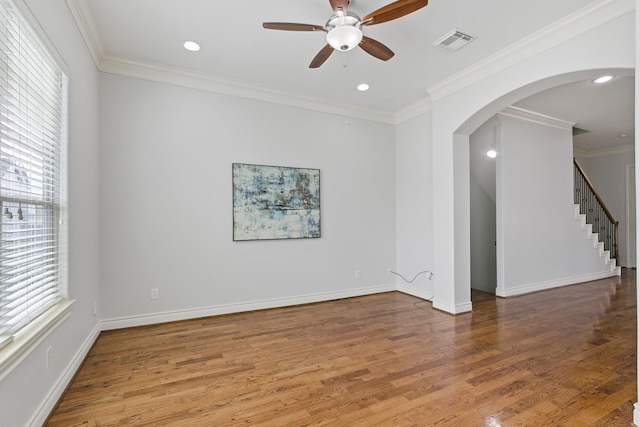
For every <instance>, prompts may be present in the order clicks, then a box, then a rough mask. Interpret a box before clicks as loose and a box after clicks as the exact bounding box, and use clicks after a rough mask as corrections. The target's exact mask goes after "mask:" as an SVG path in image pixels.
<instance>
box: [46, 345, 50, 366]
mask: <svg viewBox="0 0 640 427" xmlns="http://www.w3.org/2000/svg"><path fill="white" fill-rule="evenodd" d="M45 357H46V364H47V369H49V366H51V346H49V347H47V349H46V350H45Z"/></svg>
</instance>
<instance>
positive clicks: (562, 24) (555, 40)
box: [427, 0, 635, 101]
mask: <svg viewBox="0 0 640 427" xmlns="http://www.w3.org/2000/svg"><path fill="white" fill-rule="evenodd" d="M634 10H635V0H596V1H594V2H592V3H591V4H589V5H588V6H586V7H584V8H582V9H580V10H579V11H577V12H575V13H573V14H571V15H568V16H566V17H564V18H563V19H560V20H559V21H556V22H554V23H553V24H551V25H549V26H547V27H545V28H543V29H541V30H539V31H537V32H535V33H533V34H532V35H530V36H528V37H525V38H523V39H522V40H520V41H518V42H516V43H514V44H512V45H510V46H508V47H507V48H505V49H502V50H501V51H498V52H496V53H495V54H493V55H490V56H488V57H486V58H485V59H483V60H481V61H479V62H476V63H475V64H473V65H472V66H470V67H467V68H465V69H464V70H462V71H460V72H458V73H456V74H453V75H452V76H450V77H449V78H446V79H444V80H441V81H440V82H438V83H436V84H434V85H432V86H430V87H429V88H427V92H428V93H429V95H431V100H432V101H436V100H438V99H441V98H444V97H445V96H448V95H451V94H452V93H454V92H457V91H458V90H460V89H463V88H464V87H466V86H469V85H472V84H474V83H478V82H479V81H481V80H483V79H485V78H487V77H489V76H491V75H493V74H495V73H497V72H499V71H502V70H505V69H507V68H509V67H511V66H513V65H516V64H518V63H520V62H522V61H524V60H526V59H529V58H531V57H533V56H536V55H538V54H539V53H541V52H544V51H545V50H548V49H551V48H553V47H554V46H556V45H558V44H560V43H563V42H565V41H568V40H571V39H573V38H575V37H577V36H579V35H581V34H583V33H586V32H587V31H590V30H592V29H594V28H597V27H599V26H601V25H604V24H606V23H608V22H611V21H613V20H615V19H617V18H619V17H621V16H624V15H626V14H629V13H632V12H633V11H634Z"/></svg>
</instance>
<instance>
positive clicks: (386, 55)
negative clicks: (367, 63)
mask: <svg viewBox="0 0 640 427" xmlns="http://www.w3.org/2000/svg"><path fill="white" fill-rule="evenodd" d="M360 47H361V48H362V50H364V51H365V52H367V53H368V54H369V55H371V56H375V57H376V58H378V59H381V60H383V61H388V60H389V59H391V58H392V57H393V55H395V53H393V51H392V50H391V49H389V48H388V47H387V46H385V45H383V44H382V43H380V42H379V41H377V40H374V39H372V38H370V37H367V36H362V41H361V42H360Z"/></svg>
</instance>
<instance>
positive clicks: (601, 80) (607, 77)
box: [593, 75, 613, 84]
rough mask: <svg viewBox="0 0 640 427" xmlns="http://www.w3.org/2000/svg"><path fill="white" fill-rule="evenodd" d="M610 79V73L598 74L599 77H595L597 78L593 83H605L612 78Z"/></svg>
mask: <svg viewBox="0 0 640 427" xmlns="http://www.w3.org/2000/svg"><path fill="white" fill-rule="evenodd" d="M612 79H613V76H611V75H606V76H600V77H598V78H597V79H595V80H594V81H593V82H594V83H596V84H602V83H606V82H608V81H610V80H612Z"/></svg>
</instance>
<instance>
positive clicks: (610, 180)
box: [578, 151, 635, 267]
mask: <svg viewBox="0 0 640 427" xmlns="http://www.w3.org/2000/svg"><path fill="white" fill-rule="evenodd" d="M578 163H579V164H580V166H581V167H582V169H583V170H584V172H585V174H586V175H587V178H589V181H591V184H593V186H594V187H595V189H596V191H597V192H598V195H599V196H600V197H601V198H602V201H603V202H604V203H605V205H606V206H607V209H609V212H611V215H613V217H614V218H615V219H616V220H617V221H619V228H618V239H619V240H618V248H619V254H618V257H617V260H616V261H617V263H618V265H622V266H625V267H626V266H628V263H627V224H628V223H629V222H628V219H627V182H626V181H627V178H626V170H627V166H630V165H634V164H635V155H634V153H633V151H631V152H628V153H620V154H613V155H608V156H597V157H584V158H580V157H578ZM632 244H635V236H633V238H632ZM631 267H635V265H631Z"/></svg>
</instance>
